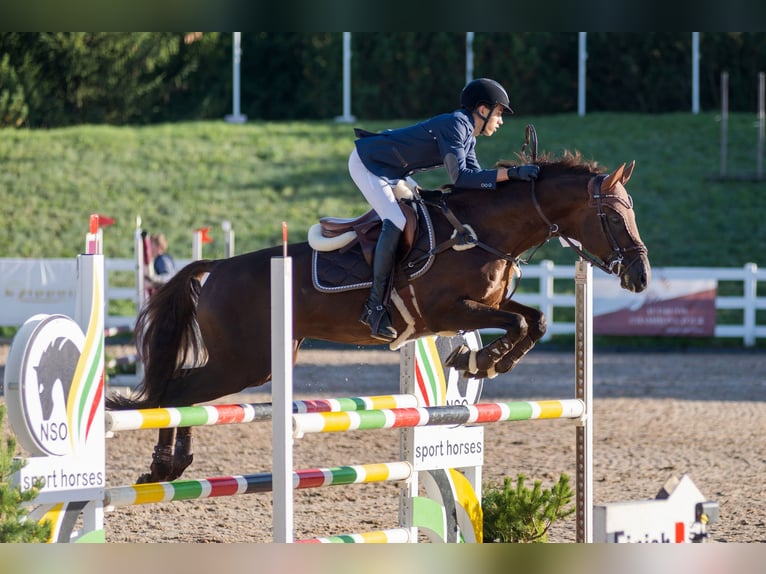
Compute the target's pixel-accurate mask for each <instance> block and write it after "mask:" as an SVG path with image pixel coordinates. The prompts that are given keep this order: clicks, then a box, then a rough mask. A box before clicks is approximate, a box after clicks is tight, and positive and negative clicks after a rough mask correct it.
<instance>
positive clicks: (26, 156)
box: [0, 113, 766, 266]
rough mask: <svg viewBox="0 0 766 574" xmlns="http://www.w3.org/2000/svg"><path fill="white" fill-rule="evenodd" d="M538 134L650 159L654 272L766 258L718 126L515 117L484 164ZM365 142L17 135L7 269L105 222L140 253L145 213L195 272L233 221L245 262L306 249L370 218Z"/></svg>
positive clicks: (562, 256)
mask: <svg viewBox="0 0 766 574" xmlns="http://www.w3.org/2000/svg"><path fill="white" fill-rule="evenodd" d="M755 120H756V118H755V116H754V115H750V114H735V115H731V116H730V118H729V124H730V130H729V145H730V151H729V157H728V169H729V173H730V174H740V175H742V174H750V175H752V174H754V172H755V168H756V143H757V129H756V128H757V125H756V123H755ZM406 123H409V122H407V121H402V122H398V123H397V124H391V123H387V124H385V125H384V124H383V123H381V122H367V121H359V122H357V124H356V125H359V126H363V127H365V128H367V129H373V130H377V129H385V128H388V127H396V125H404V124H406ZM527 123H533V124H534V125H535V127H536V129H537V133H538V136H539V140H540V151H541V152H544V151H547V152H551V153H554V154H557V155H558V154H560V153H561V152H562V151H563V150H565V149H567V150H579V151H581V152H582V154H583V155H584V156H585V157H586V158H588V159H595V160H597V161H598V162H599V163H600V164H602V165H603V166H605V167H606V168H610V169H611V168H614V167H616V166H617V165H619V164H620V163H622V162H625V161H630V160H633V159H635V160H636V163H637V167H636V170H635V172H634V175H633V178H632V179H631V181H630V184H629V186H628V188H629V191H630V192H631V193H632V194H633V197H634V201H635V208H636V212H637V216H638V222H639V227H640V230H641V234H642V236H643V239H644V241H645V242H646V244H647V245H648V247H649V254H650V258H651V260H652V263H653V265H655V266H689V265H690V266H740V265H742V264H744V263H746V262H748V261H755V262H756V263H759V262H760V260H762V256H761V252H762V248H763V245H764V244H766V225H764V224H763V221H762V214H764V213H766V194H764V193H763V183H762V182H760V183H759V182H753V181H745V180H740V181H729V182H721V181H716V180H715V179H714V178H711V176H716V175H718V173H719V169H720V147H719V144H720V123H719V122H718V118H717V116H716V115H715V114H713V113H704V114H700V115H698V116H694V115H692V114H689V113H678V114H667V115H651V116H648V115H638V114H591V115H588V116H586V117H584V118H580V117H578V116H576V115H561V116H545V117H513V118H512V119H510V120H509V121H507V122H506V123H505V125H504V126H503V128H501V130H500V131H499V132H498V134H496V135H495V136H494V137H492V138H480V140H479V143H478V145H477V151H478V154H479V159H480V161H481V162H482V164H483V165H484V166H490V165H492V164H493V163H494V162H495V161H496V160H499V159H513V158H514V155H515V153H516V152H517V151H519V149H520V147H521V144H522V141H523V136H524V127H525V126H526V124H527ZM352 143H353V132H352V126H349V125H345V124H337V123H335V122H334V121H326V122H284V123H282V122H280V123H277V122H257V123H249V124H246V125H243V126H239V125H228V124H226V123H225V122H223V121H220V122H205V123H188V124H172V125H171V124H164V125H156V126H148V127H112V126H81V127H74V128H66V129H56V130H35V131H30V130H19V131H16V130H2V137H0V165H2V169H0V221H2V225H0V257H71V256H73V255H75V254H76V253H77V252H78V251H80V250H81V249H82V244H83V237H84V233H85V231H86V227H87V222H88V216H89V214H91V213H102V214H105V215H108V216H110V217H113V218H115V219H116V223H115V225H114V226H113V227H111V228H109V229H108V230H107V231H106V237H105V252H106V255H107V256H110V257H129V256H130V255H131V252H132V248H133V243H132V232H133V228H134V226H135V218H136V215H140V216H141V217H142V218H143V221H144V228H146V229H149V230H150V231H164V232H165V233H166V234H167V235H168V237H169V239H170V244H171V251H172V252H173V253H174V254H175V255H176V256H177V257H181V258H187V257H189V256H190V255H191V230H192V229H194V228H196V227H202V226H208V225H209V226H211V235H212V236H213V238H214V243H213V244H212V245H210V246H206V248H205V255H206V256H211V257H216V256H220V255H222V253H223V237H222V233H221V231H220V223H221V221H222V220H229V221H231V222H232V225H233V227H234V229H235V231H236V234H237V244H236V248H237V252H242V251H247V250H253V249H257V248H261V247H265V246H267V245H271V244H274V243H277V242H278V241H279V240H280V237H281V228H280V222H281V221H282V220H286V221H287V222H288V224H289V228H290V232H291V235H290V238H291V240H292V241H301V240H304V239H305V234H306V230H307V229H308V227H309V226H310V225H311V223H313V222H314V221H315V220H316V219H317V217H319V216H322V215H336V216H352V215H356V214H359V213H362V212H363V211H364V210H366V204H365V203H364V201H363V199H362V196H361V194H360V193H359V192H358V191H357V190H356V188H355V187H354V185H353V183H352V182H351V179H350V177H349V175H348V171H347V168H346V162H347V157H348V153H349V151H350V150H351V146H352ZM418 181H419V182H420V183H421V184H422V185H424V186H431V187H435V186H438V185H440V184H442V183H445V181H446V177H445V176H444V174H443V172H441V171H440V170H439V171H436V172H431V173H428V174H425V175H423V176H421V177H419V178H418ZM543 257H547V258H552V259H554V260H556V261H562V262H566V261H570V260H571V254H569V253H568V252H566V251H564V250H562V249H559V248H558V247H557V246H551V248H549V249H544V250H542V251H541V252H540V253H538V255H536V259H537V260H539V259H541V258H543Z"/></svg>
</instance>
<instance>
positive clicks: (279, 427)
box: [271, 222, 294, 543]
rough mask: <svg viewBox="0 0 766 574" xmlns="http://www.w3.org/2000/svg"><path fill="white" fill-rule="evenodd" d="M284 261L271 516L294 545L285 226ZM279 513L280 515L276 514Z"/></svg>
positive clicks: (278, 264)
mask: <svg viewBox="0 0 766 574" xmlns="http://www.w3.org/2000/svg"><path fill="white" fill-rule="evenodd" d="M282 245H283V247H282V257H274V258H272V259H271V373H272V374H271V378H272V381H273V382H275V383H277V384H272V389H271V393H272V401H273V408H272V422H271V424H272V432H271V447H272V463H271V464H272V476H273V493H272V509H273V510H272V512H273V521H272V523H273V526H272V528H273V540H274V542H281V543H289V542H292V541H293V523H294V521H293V442H294V439H293V434H292V416H293V412H292V404H293V260H292V258H291V257H288V256H287V224H286V223H285V222H282ZM277 509H279V512H277Z"/></svg>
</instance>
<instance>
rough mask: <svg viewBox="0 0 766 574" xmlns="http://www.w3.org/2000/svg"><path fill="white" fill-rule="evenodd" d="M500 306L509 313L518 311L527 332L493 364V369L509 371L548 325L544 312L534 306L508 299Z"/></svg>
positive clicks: (540, 336)
mask: <svg viewBox="0 0 766 574" xmlns="http://www.w3.org/2000/svg"><path fill="white" fill-rule="evenodd" d="M501 307H502V308H503V309H506V310H508V311H510V312H511V313H518V314H519V315H521V316H523V317H524V319H525V320H526V322H527V334H526V335H525V336H524V337H523V338H522V339H521V340H520V341H518V342H517V343H516V344H515V345H514V346H513V348H512V349H510V350H509V351H508V353H506V354H505V356H503V357H502V358H501V359H500V360H499V361H498V362H497V363H496V365H495V370H496V371H497V372H498V373H509V372H510V371H511V370H513V368H514V367H515V366H516V365H517V364H518V363H519V361H521V359H522V358H523V357H524V355H526V354H527V353H528V352H529V351H530V350H532V347H534V346H535V343H537V341H539V340H540V338H542V336H543V335H545V331H546V330H547V328H548V325H547V322H546V319H545V314H543V312H542V311H539V310H538V309H535V308H534V307H527V306H526V305H522V304H521V303H517V302H515V301H512V300H510V299H509V300H506V301H504V302H503V304H502V305H501Z"/></svg>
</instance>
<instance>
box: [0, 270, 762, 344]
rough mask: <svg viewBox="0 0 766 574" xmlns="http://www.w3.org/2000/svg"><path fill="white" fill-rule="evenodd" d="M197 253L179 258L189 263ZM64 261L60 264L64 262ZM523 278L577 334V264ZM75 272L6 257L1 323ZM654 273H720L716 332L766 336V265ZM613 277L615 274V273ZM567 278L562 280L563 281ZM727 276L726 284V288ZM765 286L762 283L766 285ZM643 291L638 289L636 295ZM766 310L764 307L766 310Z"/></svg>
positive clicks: (128, 296)
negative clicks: (574, 287) (574, 282)
mask: <svg viewBox="0 0 766 574" xmlns="http://www.w3.org/2000/svg"><path fill="white" fill-rule="evenodd" d="M189 261H191V260H190V259H178V260H177V265H178V266H179V267H182V266H184V265H186V264H187V263H189ZM105 267H106V284H107V285H106V289H107V291H106V299H107V315H106V320H105V326H106V328H107V330H112V331H117V330H120V329H125V330H130V329H132V326H133V324H134V321H135V314H133V315H118V314H109V309H111V308H112V306H111V305H110V303H112V302H116V301H127V302H128V304H127V305H126V304H122V305H121V306H120V307H119V308H120V309H125V308H131V305H132V309H133V310H134V309H135V306H136V303H137V301H138V300H139V296H138V286H137V282H136V280H135V274H136V262H135V260H134V259H128V258H124V259H122V258H110V259H106V260H105ZM59 268H60V269H59ZM522 273H523V278H522V281H521V283H520V287H519V291H518V292H517V293H516V294H515V295H514V298H515V300H517V301H518V302H519V303H522V304H524V305H530V306H534V307H537V308H539V309H541V310H542V311H543V312H544V313H545V315H546V317H547V319H548V332H547V333H546V335H545V337H544V338H543V340H544V341H545V340H550V338H551V337H552V336H554V335H574V333H575V324H574V321H573V320H570V318H572V317H573V316H574V306H575V295H574V292H572V290H571V278H572V276H573V273H574V265H555V264H554V263H553V262H552V261H547V260H543V261H541V262H540V263H538V264H530V265H524V266H523V267H522ZM74 276H75V272H74V262H73V260H72V259H0V297H2V298H3V301H2V303H3V304H2V305H0V325H1V326H20V325H21V324H22V323H23V321H24V320H26V318H27V317H29V316H31V315H33V314H34V313H37V312H51V311H46V310H45V308H44V307H42V308H37V307H35V306H34V305H36V304H42V305H44V304H45V303H50V305H52V307H53V308H54V309H55V310H56V311H58V312H61V309H62V306H64V307H66V305H67V304H69V305H71V307H72V311H73V309H74V285H73V284H72V285H70V284H69V282H71V278H72V277H74ZM653 276H654V280H657V279H658V278H661V280H665V281H673V280H704V279H712V280H715V281H716V283H717V285H718V289H717V296H716V299H715V307H716V313H717V315H718V318H717V321H716V326H715V337H717V338H738V339H742V344H743V345H744V346H746V347H752V346H754V345H755V344H756V339H763V338H766V269H759V268H758V265H757V264H755V263H747V264H745V265H744V266H743V267H663V268H656V269H654V270H653ZM604 278H607V276H606V274H604V273H603V272H601V271H599V270H598V269H595V270H594V280H595V284H594V299H595V301H596V303H597V302H598V298H599V288H598V284H599V280H600V279H604ZM607 279H608V278H607ZM559 280H561V281H559ZM722 283H725V284H726V289H725V290H723V291H722V289H721V287H722V285H721V284H722ZM759 287H760V289H759ZM633 297H635V295H633ZM759 312H760V313H759Z"/></svg>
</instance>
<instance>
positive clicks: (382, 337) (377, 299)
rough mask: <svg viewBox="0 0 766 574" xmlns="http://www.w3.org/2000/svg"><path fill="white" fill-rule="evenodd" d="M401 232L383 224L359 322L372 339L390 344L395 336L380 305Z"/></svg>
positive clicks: (386, 309)
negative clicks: (370, 280)
mask: <svg viewBox="0 0 766 574" xmlns="http://www.w3.org/2000/svg"><path fill="white" fill-rule="evenodd" d="M401 236H402V232H401V230H400V229H399V228H398V227H396V225H394V224H393V222H392V221H391V220H390V219H384V220H383V229H382V230H381V232H380V237H378V243H377V244H376V246H375V260H374V261H373V265H372V288H371V289H370V298H369V299H367V303H365V305H364V311H362V316H361V317H360V318H359V320H360V321H361V322H362V323H364V324H365V325H367V326H368V327H369V328H370V331H371V334H372V337H373V338H374V339H378V340H379V341H385V342H387V343H390V342H391V341H393V340H394V339H396V337H397V336H398V334H397V332H396V329H394V326H393V325H392V324H391V315H390V313H389V311H388V308H387V307H386V306H385V305H384V304H383V300H384V298H385V296H386V291H387V289H388V281H389V279H390V278H391V273H392V272H393V270H394V262H395V256H396V248H397V247H398V245H399V238H400V237H401Z"/></svg>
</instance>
